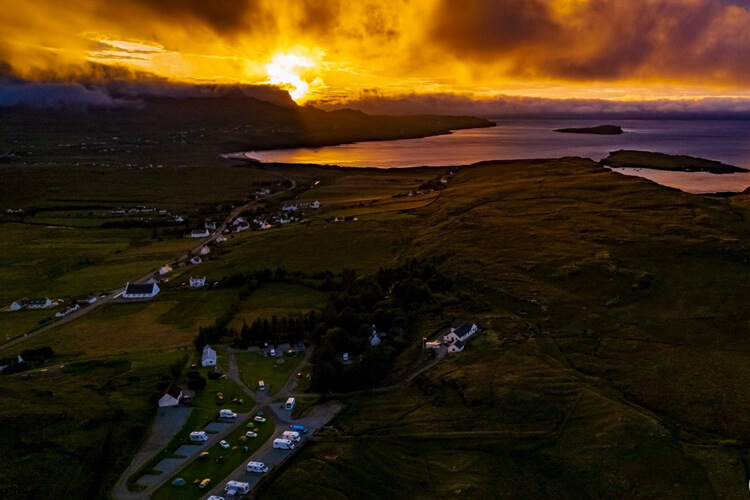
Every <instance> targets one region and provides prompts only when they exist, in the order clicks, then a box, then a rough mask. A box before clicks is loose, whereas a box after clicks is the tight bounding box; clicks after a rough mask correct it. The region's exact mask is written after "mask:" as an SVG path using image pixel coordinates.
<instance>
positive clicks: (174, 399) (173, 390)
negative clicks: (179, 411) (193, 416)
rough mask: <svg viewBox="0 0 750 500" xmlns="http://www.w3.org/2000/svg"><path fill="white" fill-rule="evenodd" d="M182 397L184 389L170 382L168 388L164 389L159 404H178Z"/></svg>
mask: <svg viewBox="0 0 750 500" xmlns="http://www.w3.org/2000/svg"><path fill="white" fill-rule="evenodd" d="M180 399H182V389H180V388H179V387H177V386H176V385H174V384H169V387H167V390H166V391H164V395H162V397H161V398H159V406H160V407H161V406H177V405H178V404H180Z"/></svg>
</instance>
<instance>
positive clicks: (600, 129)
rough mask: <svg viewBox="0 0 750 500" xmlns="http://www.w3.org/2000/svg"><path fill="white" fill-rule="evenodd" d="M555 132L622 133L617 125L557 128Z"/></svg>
mask: <svg viewBox="0 0 750 500" xmlns="http://www.w3.org/2000/svg"><path fill="white" fill-rule="evenodd" d="M555 132H562V133H564V134H597V135H619V134H622V128H621V127H620V126H619V125H599V126H597V127H581V128H558V129H555Z"/></svg>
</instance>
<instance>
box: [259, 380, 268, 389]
mask: <svg viewBox="0 0 750 500" xmlns="http://www.w3.org/2000/svg"><path fill="white" fill-rule="evenodd" d="M258 389H260V390H261V391H265V390H266V383H265V382H263V381H262V380H258Z"/></svg>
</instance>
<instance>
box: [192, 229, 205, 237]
mask: <svg viewBox="0 0 750 500" xmlns="http://www.w3.org/2000/svg"><path fill="white" fill-rule="evenodd" d="M208 234H209V233H208V229H206V228H203V229H193V230H192V231H191V232H190V237H191V238H205V237H206V236H208Z"/></svg>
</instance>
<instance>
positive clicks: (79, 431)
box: [0, 146, 750, 499]
mask: <svg viewBox="0 0 750 500" xmlns="http://www.w3.org/2000/svg"><path fill="white" fill-rule="evenodd" d="M186 147H187V146H186ZM3 168H5V169H8V170H6V172H12V174H13V175H12V176H5V177H2V178H0V192H3V193H6V195H5V196H6V198H5V199H12V202H13V204H14V205H13V207H14V208H26V209H29V208H33V207H30V206H26V205H24V200H31V201H29V202H28V205H33V206H34V207H37V208H38V207H44V208H45V210H42V211H37V212H33V211H31V210H29V211H28V212H24V213H23V214H18V213H15V214H4V215H3V218H2V219H1V220H0V226H2V228H3V230H4V234H5V235H6V237H5V238H4V242H3V243H2V247H0V252H1V253H0V255H1V256H2V261H0V272H2V273H3V275H4V276H12V277H13V279H12V280H4V281H3V283H2V286H1V287H0V293H1V294H2V296H3V297H4V298H6V302H9V300H10V299H12V298H20V297H22V296H25V295H34V296H38V295H50V296H53V297H55V298H63V299H65V300H70V298H71V296H72V295H74V294H80V293H84V292H85V291H94V290H97V291H102V290H109V289H111V288H114V287H115V286H121V285H122V284H123V283H124V281H126V279H129V278H128V277H129V276H132V277H135V276H141V275H143V274H145V273H146V272H148V271H149V270H154V269H155V268H156V267H158V266H159V265H162V264H163V263H165V262H169V259H170V258H172V257H170V256H175V255H178V254H179V253H180V252H183V251H186V250H187V248H190V247H191V246H192V244H191V243H190V242H189V241H185V239H184V238H179V237H175V236H174V235H173V234H172V233H170V232H168V231H166V230H165V229H162V228H160V227H159V228H157V230H156V231H154V230H152V229H151V228H144V227H129V226H127V225H122V224H121V225H119V226H117V227H115V228H111V227H102V226H101V222H102V221H108V220H110V217H111V215H109V214H110V211H111V209H113V208H115V207H116V206H119V205H124V206H128V207H130V206H138V205H149V206H152V205H157V206H158V207H161V206H164V207H166V208H169V209H170V210H171V211H172V212H174V213H188V214H190V217H192V218H193V219H195V221H196V222H199V221H202V220H203V219H202V217H203V216H204V215H203V214H205V213H210V211H211V210H215V207H216V206H217V205H218V204H221V203H235V204H236V203H242V202H243V201H244V197H246V196H250V194H251V193H252V192H253V191H255V190H256V189H258V186H261V185H263V186H270V187H271V188H273V189H274V190H277V191H278V192H280V193H282V194H285V193H284V192H282V191H281V190H282V189H286V190H289V191H288V192H286V194H285V195H286V196H289V197H292V196H294V197H296V199H297V200H299V201H312V200H319V201H320V203H321V208H320V209H319V211H317V212H309V213H308V214H307V215H306V218H307V222H306V223H305V224H299V223H293V224H289V225H285V226H283V227H276V228H272V229H270V230H268V231H246V232H244V233H241V234H237V235H235V237H234V238H231V239H230V240H229V241H228V242H226V243H223V244H222V245H224V246H221V247H217V248H215V249H214V250H213V251H212V253H211V255H210V256H207V257H206V259H205V261H204V263H203V264H201V265H200V266H201V267H199V268H197V270H196V271H194V270H193V268H191V267H186V268H180V269H177V270H175V271H174V273H173V274H170V275H169V276H170V281H169V282H168V283H165V284H164V291H163V293H161V294H160V295H159V296H157V297H156V298H155V299H153V300H152V301H149V302H142V303H131V304H106V305H103V306H101V307H100V308H97V309H96V310H95V311H93V312H92V313H90V314H88V315H86V316H84V317H82V318H81V319H78V320H76V321H74V322H71V323H68V324H61V325H60V326H57V327H56V328H52V329H50V330H47V331H44V332H43V333H40V334H38V335H37V334H34V331H35V329H36V328H37V326H38V323H39V322H40V321H42V322H43V321H45V316H48V315H49V313H44V312H42V313H38V312H33V311H28V312H22V313H10V312H2V313H0V321H2V323H0V325H2V327H3V329H4V331H5V332H9V334H8V336H13V337H15V336H21V338H22V339H23V337H22V335H23V333H25V332H30V333H29V337H28V339H26V340H22V341H20V342H19V343H15V344H12V345H11V344H9V345H7V346H0V357H2V358H6V357H12V356H17V355H18V354H20V353H21V352H22V350H24V349H29V350H31V349H40V348H42V347H44V346H49V347H51V348H52V350H53V352H54V357H52V358H51V359H46V358H45V359H44V360H41V361H39V362H37V363H35V364H34V365H33V367H32V369H31V370H28V371H21V372H20V373H17V374H13V375H10V374H8V375H2V376H0V393H2V395H3V405H2V407H1V408H0V423H2V427H3V429H4V432H3V433H2V438H1V439H0V496H2V497H3V498H40V497H46V498H103V497H105V496H107V494H108V492H109V491H110V489H111V487H112V485H113V484H114V481H115V480H116V478H117V477H118V475H119V474H120V473H121V472H122V471H123V470H124V469H125V467H126V466H127V464H128V463H129V461H130V458H131V457H132V456H133V454H134V453H135V452H136V450H137V449H138V447H139V445H140V443H141V442H142V439H143V436H144V433H145V430H146V429H147V428H148V425H149V422H150V420H151V418H152V416H153V411H154V408H155V400H156V398H157V397H158V396H159V391H160V390H161V389H163V387H164V384H165V383H168V382H169V381H170V380H173V379H175V378H179V376H180V373H179V372H180V370H181V368H182V367H183V366H185V364H186V362H187V359H188V358H187V357H186V354H188V353H192V352H193V339H194V338H195V335H196V334H197V333H198V329H199V327H201V326H203V327H205V326H208V325H213V324H215V321H216V320H217V319H218V318H220V317H223V318H227V321H230V325H231V326H232V327H233V328H236V329H237V331H239V330H240V329H241V328H242V327H243V323H246V324H251V323H253V322H254V321H256V320H257V319H262V318H266V319H268V318H270V317H271V315H274V317H275V316H276V315H278V316H279V317H280V316H283V315H288V314H292V313H297V312H299V313H305V314H308V313H309V311H311V310H319V311H324V310H325V309H330V308H331V307H332V306H330V305H327V304H329V303H328V302H327V301H328V300H329V297H330V293H329V292H326V291H320V290H318V289H312V288H310V286H311V285H306V284H305V283H307V282H306V281H300V282H295V283H291V282H289V281H288V280H287V281H278V282H274V283H271V284H269V285H262V286H261V285H258V284H257V283H256V284H254V285H253V286H254V288H249V289H248V290H246V289H245V288H242V289H240V288H234V289H233V288H224V289H211V290H201V291H189V290H187V289H186V288H184V287H181V286H180V282H181V281H183V280H186V279H187V277H189V276H191V275H195V273H196V272H200V273H201V275H203V274H206V275H208V276H209V277H211V278H213V279H217V280H218V279H220V278H222V277H223V276H227V275H231V274H233V273H247V272H254V271H260V270H263V269H268V268H270V269H274V268H276V269H279V268H281V269H284V272H285V273H291V272H295V271H298V272H300V273H307V274H304V276H312V275H313V273H325V272H326V271H331V272H333V273H342V272H344V270H346V269H349V270H354V271H355V272H356V276H357V277H359V278H363V277H368V276H372V275H374V274H375V273H377V272H378V269H379V268H385V267H394V266H398V265H401V264H404V263H405V262H408V261H410V260H411V259H414V258H416V259H420V260H423V261H429V262H432V263H434V265H435V266H436V267H437V269H439V271H440V272H441V273H443V274H445V275H446V276H449V277H450V278H451V281H452V283H453V288H452V290H451V291H450V296H448V295H444V296H442V299H441V298H440V296H441V295H442V293H435V292H434V291H432V299H431V300H432V302H431V303H430V308H429V309H425V308H422V307H420V304H419V302H418V301H417V302H416V303H414V302H412V303H410V306H409V307H411V309H410V312H409V318H411V319H410V321H411V323H412V328H411V329H410V330H408V331H407V333H408V334H407V333H403V332H402V334H400V335H399V336H398V339H396V335H390V336H389V337H386V338H385V339H386V340H384V346H390V345H391V344H390V343H392V342H394V343H395V342H396V341H398V342H401V343H402V344H400V347H399V349H402V350H401V351H399V352H400V354H399V356H398V357H397V358H396V359H395V362H394V363H393V364H392V366H391V372H390V373H389V374H388V375H386V376H384V377H383V378H382V384H381V385H384V386H392V387H393V388H392V389H391V390H385V391H382V392H377V393H369V394H368V393H366V392H365V393H362V392H359V393H353V394H349V395H347V394H340V395H336V396H330V399H336V400H338V401H341V402H343V403H345V406H346V408H345V410H344V411H343V413H342V414H341V415H340V416H338V417H337V418H336V419H335V420H334V421H333V422H332V423H331V428H330V429H329V430H328V431H327V432H326V433H323V434H321V435H319V436H317V437H315V438H314V440H312V441H311V442H310V443H308V444H307V445H305V447H304V448H303V449H302V450H301V452H300V453H299V454H298V455H297V456H296V457H295V458H294V459H293V460H292V461H290V462H289V463H288V464H287V465H286V467H285V468H284V469H283V470H281V471H274V472H272V473H271V474H270V475H269V476H268V478H267V479H266V480H265V481H264V483H263V484H262V485H261V487H260V489H259V490H257V492H256V495H257V496H258V497H260V498H281V499H284V498H310V497H315V496H320V497H325V498H342V499H343V498H352V497H357V498H373V499H375V498H386V497H390V498H449V497H458V498H498V497H500V498H502V497H506V498H519V497H521V498H523V497H526V498H571V499H572V498H576V499H580V498H611V497H616V498H696V497H698V498H744V497H745V495H746V493H747V489H746V488H747V476H748V472H747V465H746V464H747V460H748V451H749V450H750V422H749V421H748V419H746V418H744V415H746V414H747V412H748V405H750V385H749V384H747V383H746V378H747V377H748V376H750V308H748V307H747V305H746V304H747V297H748V295H749V294H750V280H748V275H749V274H750V273H749V271H750V196H749V195H739V196H736V197H732V198H713V197H698V196H693V195H689V194H685V193H681V192H678V191H675V190H672V189H667V188H663V187H661V186H658V185H656V184H653V183H651V182H649V181H646V180H643V179H638V178H632V177H625V176H621V175H619V174H616V173H612V172H610V171H607V170H606V169H603V168H602V167H601V166H600V165H598V164H597V163H595V162H593V161H591V160H587V159H581V158H562V159H559V160H536V161H534V160H531V161H506V162H492V163H483V164H479V165H474V166H470V167H464V168H460V169H452V170H453V171H454V174H453V175H451V173H450V171H449V170H448V169H414V170H409V169H399V171H393V172H392V171H375V170H370V169H351V170H346V169H337V168H320V167H315V166H307V167H301V166H289V165H260V166H253V165H243V166H241V167H233V166H231V165H230V164H224V165H217V166H215V167H210V168H203V167H191V168H176V167H174V168H173V167H167V166H165V167H164V168H163V169H161V170H158V171H157V170H153V171H152V170H149V171H144V172H141V171H138V170H134V171H131V170H122V169H120V170H117V171H111V172H110V171H106V170H103V169H101V168H100V167H97V168H92V167H83V166H79V167H75V165H68V166H65V167H61V166H55V167H51V166H50V167H48V166H29V165H14V166H9V167H3ZM97 176H98V178H101V179H107V180H108V182H106V183H105V182H101V183H98V182H94V180H92V179H95V178H97ZM443 176H446V180H447V183H446V184H445V185H443V183H441V182H440V180H441V179H442V178H443ZM51 177H54V179H55V182H51V181H49V179H50V178H51ZM212 179H214V180H213V181H212ZM288 179H293V180H295V181H296V186H297V187H296V188H295V189H294V190H292V189H291V188H290V187H289V186H290V184H289V183H288ZM18 186H23V187H24V188H25V191H24V192H23V195H20V194H17V188H18ZM117 192H121V193H122V194H121V196H120V198H119V199H118V200H117V201H107V200H112V199H113V197H114V196H115V193H117ZM14 193H16V194H14ZM92 200H93V201H92ZM273 203H274V202H271V201H269V202H267V208H264V210H265V209H268V210H271V209H273ZM277 203H278V202H277ZM56 204H58V205H60V208H59V210H58V211H57V212H51V211H50V210H51V208H52V207H54V206H55V205H56ZM76 207H78V208H76ZM3 208H6V207H3ZM339 216H341V217H342V218H343V217H346V218H347V219H346V220H347V222H345V223H333V218H334V217H339ZM355 218H356V220H355ZM40 270H42V271H43V273H42V274H41V275H40ZM344 274H345V275H346V276H349V277H350V278H351V277H352V276H353V275H352V273H351V271H346V272H345V273H344ZM277 275H279V276H280V274H277ZM321 276H325V274H322V275H321ZM336 276H338V275H336ZM305 279H307V280H308V281H309V282H310V283H317V282H314V281H313V280H312V279H311V278H305ZM336 279H338V278H336ZM316 286H317V285H316ZM50 290H53V291H50ZM324 290H325V289H324ZM421 292H425V293H427V292H430V291H427V290H421ZM421 292H420V293H421ZM383 293H385V291H383ZM446 294H447V292H446ZM428 296H429V294H428ZM3 305H4V306H5V305H7V304H3ZM344 309H345V308H344ZM334 312H335V311H334ZM347 314H348V315H351V314H353V313H352V312H349V311H346V312H342V317H343V316H346V315H347ZM456 319H463V320H468V321H473V322H476V323H477V324H478V325H479V326H480V329H481V330H480V333H479V334H478V335H476V336H475V337H473V338H472V339H471V340H470V341H469V343H468V346H467V347H466V349H465V350H464V351H463V352H460V353H452V354H449V355H448V356H447V357H446V358H445V359H444V360H442V361H441V362H440V363H438V364H437V365H436V366H434V367H433V368H431V369H430V370H428V371H426V372H424V373H423V374H421V375H420V376H418V377H417V378H416V379H414V380H413V381H412V382H410V383H408V384H404V385H398V383H397V382H398V381H399V380H400V377H402V376H403V375H404V374H406V373H409V372H410V371H412V369H413V368H414V367H415V366H419V365H420V363H423V362H425V361H426V360H429V357H430V353H425V352H424V351H422V350H420V348H419V346H420V345H421V339H422V337H423V336H424V337H430V338H437V337H438V336H439V335H440V333H444V332H445V327H446V326H447V325H449V324H450V322H451V321H453V320H456ZM323 330H325V329H323ZM309 333H310V332H306V333H305V335H308V334H309ZM336 335H338V334H337V333H335V332H334V333H330V330H329V331H328V332H327V333H326V336H325V337H324V338H325V341H326V342H328V344H329V345H334V346H335V345H336V342H337V337H336ZM329 337H330V338H329ZM393 345H395V344H393ZM404 345H406V346H407V347H404ZM388 348H389V349H390V347H388ZM336 355H337V356H338V354H336ZM312 360H313V362H315V358H312ZM224 362H225V361H224V360H220V364H222V363H224ZM305 370H306V372H309V373H316V371H315V367H314V366H309V367H306V368H305ZM318 373H319V371H318ZM224 382H226V381H224ZM227 383H228V382H227ZM314 383H315V381H314V380H313V381H312V384H313V385H314ZM378 384H379V381H375V385H378ZM222 390H223V391H225V392H226V393H227V394H229V390H230V389H222ZM200 394H203V395H202V396H201V395H200ZM311 397H314V398H315V400H316V401H317V402H325V401H326V399H327V397H326V396H324V395H323V396H321V395H320V394H318V395H316V396H311ZM213 398H215V389H214V392H210V390H209V389H206V392H205V394H204V393H199V398H198V402H197V403H196V404H197V405H200V404H204V406H201V407H200V409H201V411H206V412H208V413H211V412H213V413H215V411H216V407H215V403H214V401H213ZM201 401H203V403H201ZM206 401H207V402H208V403H209V404H205V402H206ZM60 478H66V480H65V481H62V480H61V479H60ZM217 481H218V479H217Z"/></svg>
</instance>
